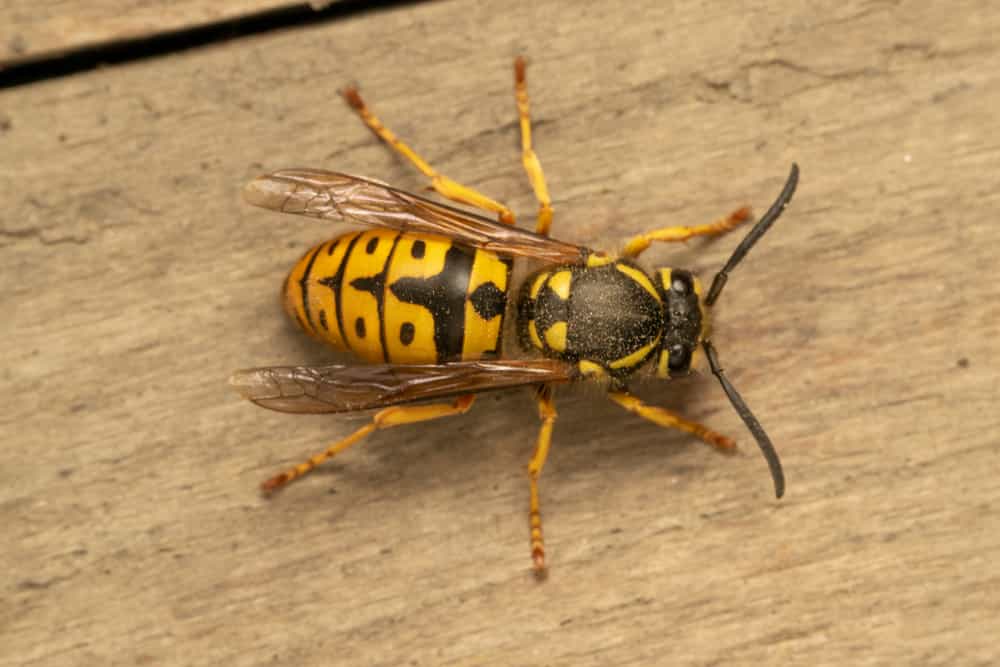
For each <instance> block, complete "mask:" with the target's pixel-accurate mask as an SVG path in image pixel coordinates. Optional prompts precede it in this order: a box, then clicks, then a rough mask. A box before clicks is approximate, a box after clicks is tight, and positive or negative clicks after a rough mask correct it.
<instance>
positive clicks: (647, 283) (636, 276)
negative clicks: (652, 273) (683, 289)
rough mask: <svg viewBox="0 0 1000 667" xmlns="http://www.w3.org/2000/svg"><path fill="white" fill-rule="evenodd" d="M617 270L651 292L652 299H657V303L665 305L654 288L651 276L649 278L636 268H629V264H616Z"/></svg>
mask: <svg viewBox="0 0 1000 667" xmlns="http://www.w3.org/2000/svg"><path fill="white" fill-rule="evenodd" d="M615 268H616V269H618V271H620V272H621V273H624V274H625V275H626V276H628V277H629V278H631V279H632V280H634V281H635V282H637V283H639V284H640V285H641V286H642V288H643V289H644V290H646V291H647V292H649V293H650V295H652V297H653V298H654V299H656V303H663V300H662V299H660V293H659V292H658V291H657V290H656V288H655V287H653V282H652V281H651V280H650V279H649V276H647V275H646V274H645V273H643V272H642V271H640V270H639V269H637V268H635V267H634V266H629V265H628V264H615Z"/></svg>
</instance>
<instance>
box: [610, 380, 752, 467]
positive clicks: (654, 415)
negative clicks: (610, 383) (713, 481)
mask: <svg viewBox="0 0 1000 667" xmlns="http://www.w3.org/2000/svg"><path fill="white" fill-rule="evenodd" d="M608 397H609V398H610V399H611V400H612V401H614V402H615V403H617V404H618V405H620V406H622V407H623V408H625V409H626V410H628V411H629V412H631V413H632V414H634V415H639V416H640V417H642V418H643V419H648V420H649V421H651V422H653V423H654V424H658V425H660V426H664V427H667V428H676V429H678V430H680V431H684V432H685V433H690V434H692V435H694V436H696V437H697V438H699V439H700V440H702V441H703V442H706V443H708V444H709V445H712V446H713V447H715V448H716V449H718V450H719V451H721V452H724V453H726V454H732V453H735V452H736V443H735V442H734V441H733V440H731V439H729V438H727V437H726V436H724V435H722V434H720V433H716V432H715V431H713V430H712V429H710V428H708V427H707V426H702V425H701V424H699V423H697V422H691V421H688V420H686V419H684V418H682V417H680V416H679V415H677V414H674V413H673V412H671V411H670V410H667V409H666V408H658V407H655V406H652V405H646V404H645V403H643V402H642V401H641V400H639V399H638V398H636V397H635V396H633V395H632V394H630V393H628V392H625V391H612V392H608Z"/></svg>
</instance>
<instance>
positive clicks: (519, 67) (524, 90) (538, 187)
mask: <svg viewBox="0 0 1000 667" xmlns="http://www.w3.org/2000/svg"><path fill="white" fill-rule="evenodd" d="M524 68H525V65H524V58H521V57H520V56H518V58H517V60H515V61H514V94H515V96H516V97H517V115H518V116H519V117H520V119H521V161H522V162H523V163H524V170H525V171H526V172H528V180H529V181H531V187H532V188H533V189H534V191H535V198H536V199H538V203H539V207H538V223H537V224H536V225H535V231H536V232H537V233H539V234H544V235H545V236H548V235H549V227H551V226H552V198H551V197H550V196H549V188H548V186H547V185H546V184H545V174H544V173H542V163H541V162H539V161H538V156H537V155H535V150H534V149H533V148H532V147H531V116H530V115H529V113H528V86H527V84H526V83H525V80H524Z"/></svg>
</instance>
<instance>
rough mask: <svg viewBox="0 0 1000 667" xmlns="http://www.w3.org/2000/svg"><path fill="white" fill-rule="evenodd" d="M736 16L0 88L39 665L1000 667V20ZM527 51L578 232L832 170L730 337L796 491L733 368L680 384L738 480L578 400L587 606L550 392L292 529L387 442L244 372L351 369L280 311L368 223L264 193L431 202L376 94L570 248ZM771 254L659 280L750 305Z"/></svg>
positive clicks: (580, 541)
mask: <svg viewBox="0 0 1000 667" xmlns="http://www.w3.org/2000/svg"><path fill="white" fill-rule="evenodd" d="M725 4H726V3H713V2H705V1H697V0H690V1H685V2H675V3H660V2H642V3H639V2H637V3H630V4H629V5H628V9H627V10H623V9H622V5H620V3H611V2H608V3H596V2H595V3H541V4H539V3H533V2H511V3H503V4H502V5H498V4H495V3H480V2H476V1H475V0H455V1H454V2H441V3H432V4H425V5H420V6H415V7H406V8H400V9H396V10H393V11H388V12H379V13H374V14H365V15H363V16H360V17H355V18H350V19H345V20H342V21H336V22H332V23H326V24H323V25H320V26H315V27H310V28H303V29H297V30H294V31H286V32H281V33H277V34H270V35H266V36H258V37H254V38H248V39H246V40H242V41H236V42H228V43H226V44H223V45H220V46H218V47H206V48H204V49H199V50H197V51H191V52H187V53H184V54H182V55H178V56H173V57H163V58H159V59H155V60H147V61H142V62H138V63H134V64H131V65H123V66H116V67H113V68H106V69H102V70H99V71H93V72H89V73H84V74H80V75H76V76H73V77H69V78H62V79H58V80H52V81H47V82H43V83H38V84H34V85H31V86H29V87H22V88H17V89H10V90H5V91H2V92H0V151H2V156H3V159H2V160H0V198H2V208H0V210H2V212H3V213H2V219H0V284H2V286H3V290H2V291H0V312H2V313H3V314H2V317H0V336H2V340H3V346H2V348H0V373H2V383H3V385H2V386H3V388H4V396H5V401H4V407H3V409H2V411H0V440H2V458H0V525H2V526H3V535H4V538H3V542H2V547H0V559H2V561H0V563H2V571H3V573H4V576H3V578H2V580H0V583H2V589H0V598H2V599H3V601H4V602H3V604H2V605H0V663H2V664H5V665H74V666H86V665H526V664H547V665H574V666H577V665H625V664H627V665H660V664H677V665H746V664H783V665H844V664H850V665H865V664H870V665H889V664H891V665H902V664H914V665H917V664H919V665H989V664H996V663H997V662H998V661H1000V648H998V646H1000V643H998V642H997V640H996V629H997V618H998V615H1000V595H998V593H997V592H998V590H1000V565H998V561H1000V523H998V510H997V507H998V502H1000V481H998V480H1000V456H998V451H1000V450H998V436H997V431H998V427H1000V419H998V410H997V397H998V380H997V377H998V365H997V362H998V351H1000V343H998V336H997V331H998V327H1000V299H998V289H997V284H998V282H997V278H998V270H997V256H998V250H1000V226H998V224H997V221H996V219H995V218H996V211H997V210H998V209H1000V194H998V190H1000V188H998V187H997V180H998V174H1000V150H998V147H1000V140H998V136H1000V134H998V129H1000V128H998V123H997V120H996V119H997V115H996V109H997V108H998V105H1000V59H998V42H997V40H996V35H997V34H998V31H1000V12H998V11H997V9H996V7H995V3H992V2H989V1H988V0H967V1H964V2H956V3H928V2H923V1H919V0H911V1H906V0H902V1H899V2H875V1H859V0H854V1H849V2H846V3H833V2H828V3H824V2H809V3H800V2H791V1H789V0H777V1H773V0H772V1H767V2H764V1H757V2H750V3H745V5H744V6H743V7H742V9H741V10H740V11H731V10H730V9H727V8H726V7H725ZM7 11H8V12H9V11H11V10H9V9H8V10H7ZM3 18H7V17H0V19H3ZM0 23H3V20H0ZM517 54H524V55H526V56H527V58H528V59H529V60H530V66H529V69H528V83H529V88H530V91H531V94H532V102H533V109H534V114H535V120H536V125H535V128H536V146H537V149H538V153H539V155H540V158H541V160H542V164H543V165H544V167H545V171H546V174H547V175H548V179H549V185H550V188H551V190H552V192H553V194H554V197H555V209H556V219H555V225H554V233H555V235H556V236H557V237H560V238H564V239H567V240H572V241H577V242H583V243H587V244H590V245H592V246H595V247H605V248H609V249H614V248H616V247H618V244H619V243H620V241H621V240H622V239H623V238H625V237H627V236H629V235H632V234H635V233H638V232H639V231H642V230H645V229H649V228H652V227H656V226H663V225H667V224H696V223H701V222H705V221H708V220H711V219H714V218H715V217H716V216H718V215H720V214H723V213H726V212H728V211H730V210H731V209H732V208H734V207H735V206H738V205H741V204H743V203H749V204H752V205H753V206H754V207H755V208H756V210H757V211H758V212H760V211H762V210H763V208H764V207H766V206H767V205H768V204H769V203H770V202H771V200H772V199H773V197H774V196H775V195H776V194H777V192H778V190H779V189H780V187H781V184H782V182H783V179H784V177H785V175H786V173H787V169H788V166H789V164H790V163H791V162H792V161H797V162H798V164H799V165H800V166H801V169H802V180H801V184H800V187H799V191H798V194H797V195H796V198H795V201H794V203H793V204H792V206H791V207H789V209H788V210H787V212H786V214H785V216H784V218H782V219H781V220H780V221H779V223H778V224H777V225H776V226H775V228H774V229H773V230H772V231H771V232H770V234H769V235H768V236H767V237H765V238H764V240H763V241H762V242H761V243H760V244H759V245H758V246H757V247H756V248H755V249H754V251H753V252H752V253H751V255H750V256H749V257H748V259H747V260H746V261H745V262H744V264H743V265H741V266H740V267H739V268H738V269H737V270H736V272H735V273H734V275H733V276H732V279H731V281H730V284H729V286H728V287H727V289H726V292H725V293H724V294H723V297H722V299H721V302H720V306H719V307H718V308H717V318H716V326H715V335H714V340H715V342H716V345H717V347H718V348H719V354H720V357H721V359H722V362H723V364H724V366H725V367H726V368H727V370H728V373H729V375H730V377H731V378H732V380H733V381H734V383H735V384H736V386H737V387H738V388H739V389H740V391H741V392H742V394H743V395H744V397H745V398H746V399H747V401H748V402H749V403H750V405H751V406H752V407H753V409H754V410H755V411H756V413H757V416H758V417H759V419H760V420H761V422H762V423H763V424H764V425H765V427H766V428H767V429H768V431H769V432H770V435H771V437H772V439H773V440H774V442H775V443H776V446H777V448H778V450H779V452H780V454H781V456H782V458H783V461H784V464H785V469H786V473H787V478H788V490H787V493H786V496H785V498H784V499H782V500H780V501H776V500H775V499H774V497H773V494H772V489H771V483H770V479H769V478H768V475H767V470H766V466H765V464H764V462H763V460H762V459H761V457H760V455H759V454H758V452H757V451H756V448H755V447H754V445H753V442H752V440H751V439H750V437H749V435H748V434H747V433H746V431H745V430H744V428H743V426H742V424H741V423H740V421H739V419H738V417H737V415H736V414H735V413H734V412H733V410H732V409H731V407H730V406H729V404H728V402H727V401H726V399H725V397H724V396H723V394H722V392H721V390H720V389H719V388H718V386H717V384H716V383H715V381H714V380H713V379H712V378H711V377H710V376H708V375H707V374H703V375H701V376H698V377H695V378H693V379H691V380H688V381H685V382H677V383H673V384H670V385H667V386H662V385H652V386H649V387H646V388H644V391H643V396H644V397H645V398H647V399H648V400H649V401H651V402H655V403H657V404H662V405H666V406H669V407H672V408H674V409H677V410H680V411H682V412H683V413H684V414H685V415H686V416H688V417H690V418H693V419H699V420H704V421H705V422H706V423H708V424H710V425H712V426H713V427H715V428H717V429H719V430H721V431H723V432H726V433H729V434H732V435H734V436H735V437H737V438H738V439H739V441H740V444H741V448H742V454H741V455H739V456H737V457H733V458H726V457H722V456H719V455H717V454H716V453H714V452H712V451H710V450H709V448H707V447H705V446H703V445H700V444H699V443H697V442H695V441H693V440H692V439H691V438H689V437H686V436H684V435H682V434H679V433H674V432H667V431H663V430H661V429H659V428H657V427H655V426H653V425H651V424H648V423H645V422H642V421H640V420H638V419H637V418H633V417H630V416H629V415H627V414H625V413H624V412H622V411H621V410H620V409H619V408H617V407H616V406H614V405H612V404H610V402H608V401H606V400H604V399H602V398H601V397H600V395H599V393H595V392H587V391H581V392H577V391H572V392H571V391H560V392H558V393H557V402H558V405H559V408H560V420H559V421H558V422H557V424H556V430H555V444H554V448H553V452H552V454H551V456H550V458H549V462H548V465H547V467H546V468H545V473H544V475H543V478H542V486H541V490H542V512H543V516H544V521H545V530H546V533H545V535H546V539H547V546H548V556H549V563H550V565H551V573H550V576H549V579H548V580H547V581H546V582H543V583H539V582H536V581H535V579H534V578H533V577H532V576H531V572H530V561H529V554H528V527H527V516H526V515H527V493H528V485H527V480H526V476H525V472H524V471H525V465H526V463H527V460H528V458H529V456H530V453H531V451H532V448H533V445H534V440H535V437H536V433H537V418H536V414H535V410H534V406H533V405H532V402H531V401H530V398H529V396H527V395H526V394H523V393H513V394H499V395H489V396H484V397H483V398H482V399H481V400H480V401H478V402H477V404H476V405H475V407H474V409H473V411H472V412H471V413H470V414H468V415H466V416H464V417H460V418H453V419H450V420H445V421H442V422H439V423H437V424H428V425H421V426H413V427H408V428H400V429H396V430H391V431H386V432H382V433H379V434H377V435H376V436H374V437H373V438H372V439H371V441H370V442H368V443H367V444H366V445H364V446H362V447H359V448H357V449H356V450H352V451H350V452H348V453H346V454H345V455H343V456H342V457H341V458H340V459H338V460H336V461H333V462H330V463H329V464H327V465H325V466H323V468H322V470H320V471H318V472H316V473H314V474H313V475H311V476H310V477H308V478H306V479H304V480H302V481H301V482H299V483H297V484H295V485H294V486H292V487H290V488H289V489H287V490H286V491H285V492H284V493H282V494H281V495H280V496H279V497H277V498H275V499H273V500H270V501H268V500H265V499H262V498H261V497H260V496H259V495H258V493H257V485H258V483H259V482H260V481H262V480H263V479H265V478H266V477H268V476H270V475H271V474H273V473H275V472H278V471H280V470H282V469H283V468H285V467H286V466H288V465H290V464H293V463H296V462H298V461H300V460H302V459H303V458H304V457H305V456H306V455H308V454H311V453H313V452H314V451H316V450H318V449H320V448H321V447H323V446H325V445H326V444H327V443H328V442H330V441H332V440H333V439H336V438H338V437H341V436H343V435H345V434H346V433H348V432H349V431H350V430H353V429H354V428H356V427H357V426H358V425H359V422H351V421H347V422H345V421H342V420H337V419H334V418H330V417H322V416H319V417H295V416H288V415H282V414H278V413H273V412H269V411H266V410H261V409H258V408H255V407H254V406H252V405H250V404H248V403H245V402H242V401H241V400H240V399H239V398H238V397H237V396H236V395H235V394H234V393H232V392H231V391H230V390H229V388H228V387H227V385H226V379H227V377H228V375H229V373H230V372H231V371H233V370H234V369H237V368H241V367H247V366H256V365H264V364H288V363H302V362H320V361H324V360H328V359H331V358H333V357H332V355H331V353H329V352H327V351H326V350H324V349H322V348H320V347H319V346H318V345H317V344H314V343H313V342H311V341H309V340H307V339H306V338H305V336H304V335H302V334H301V333H300V332H299V331H297V330H296V329H295V328H294V327H293V326H292V325H291V324H290V323H288V322H286V320H285V318H284V316H283V314H282V312H281V310H280V307H279V304H278V298H277V296H278V289H279V285H280V282H281V280H282V279H283V278H284V275H285V272H286V271H287V270H288V268H289V267H290V266H291V265H292V263H293V262H294V261H295V260H296V259H297V258H298V256H299V255H300V254H301V253H302V252H303V251H304V250H305V248H307V247H308V246H309V245H311V244H313V243H316V242H319V241H321V240H323V239H324V238H327V237H328V236H330V235H332V234H333V233H335V231H337V230H339V229H341V227H334V226H331V225H327V224H325V223H321V222H317V221H312V220H306V219H301V218H295V217H292V216H281V215H278V214H274V213H270V212H267V211H263V210H259V209H252V208H251V207H249V206H246V205H245V204H243V203H242V202H241V200H240V194H239V193H240V188H241V186H242V185H243V184H244V183H245V182H246V181H247V180H248V179H250V178H251V177H253V176H255V175H257V174H258V173H260V172H262V171H264V170H269V169H276V168H280V167H287V166H301V165H309V166H319V167H325V168H330V169H338V170H344V171H349V172H354V173H360V174H365V175H369V176H371V177H374V178H378V179H382V180H385V181H388V182H391V183H393V184H396V185H398V186H400V187H404V188H408V189H412V190H419V189H420V188H422V187H423V185H424V181H423V180H422V179H421V177H420V176H419V175H418V174H416V173H415V172H414V171H413V170H412V169H411V168H410V167H409V166H408V165H406V164H403V163H402V162H401V161H400V160H399V159H397V158H396V157H395V156H393V155H392V154H391V153H390V152H388V151H387V150H386V149H385V147H384V146H382V145H380V144H379V143H378V142H377V141H376V140H375V139H374V138H373V137H372V136H371V134H370V133H369V132H368V131H367V130H366V129H365V128H364V127H363V126H362V125H361V123H360V122H359V121H358V120H357V118H355V117H354V115H353V114H352V112H351V111H350V110H349V109H348V108H346V106H345V105H344V104H343V103H342V102H341V101H340V100H339V99H338V96H337V90H338V88H340V87H341V86H343V85H345V84H347V83H350V82H356V83H359V84H360V85H361V86H362V90H363V92H364V93H365V94H366V96H367V98H368V100H369V101H370V102H371V103H372V105H373V106H374V107H375V109H376V110H377V111H378V112H379V113H380V114H381V116H382V117H383V118H384V119H385V121H386V122H387V123H388V124H389V125H390V127H392V128H393V129H395V130H396V131H397V132H398V133H400V134H401V135H403V136H404V137H406V138H407V139H408V140H410V142H411V143H412V144H413V145H414V146H415V147H417V149H418V150H421V151H422V152H423V153H424V155H425V156H426V157H427V158H428V159H429V160H430V161H431V162H432V163H433V164H435V165H436V166H438V167H439V168H440V169H441V171H443V172H444V173H447V174H449V175H450V176H452V177H455V178H457V179H460V180H462V181H464V182H466V183H469V184H471V185H473V186H475V187H477V188H480V189H482V190H483V191H485V192H487V193H489V194H491V195H493V196H495V197H497V198H500V199H502V200H504V201H506V202H507V203H509V204H510V205H511V206H512V207H513V208H514V209H515V210H516V211H518V212H520V214H521V219H522V224H528V225H530V224H531V218H532V216H533V213H534V210H535V202H534V199H533V197H532V194H531V191H530V188H529V187H528V184H527V182H526V179H525V177H524V175H523V172H522V169H521V165H520V161H519V149H518V146H519V144H518V133H517V127H516V123H515V120H516V117H515V111H514V103H513V98H512V92H511V88H512V67H511V64H512V61H513V58H514V57H515V55H517ZM737 240H738V239H737V238H735V237H733V236H730V237H726V238H723V239H719V240H716V241H712V242H698V241H692V242H690V243H688V244H685V245H682V246H676V247H664V246H658V247H656V248H654V249H653V250H651V251H650V252H649V253H647V256H646V257H645V259H646V260H647V263H649V264H650V265H672V266H681V267H688V268H692V269H695V270H697V271H698V272H699V273H700V274H701V275H702V276H703V277H710V276H711V273H712V272H713V271H714V270H715V269H717V267H719V266H720V264H721V263H722V262H723V261H725V259H726V257H727V256H728V254H729V252H731V250H732V248H733V247H734V246H735V244H736V242H737ZM571 394H572V395H575V397H571V398H572V400H566V399H567V396H569V395H571Z"/></svg>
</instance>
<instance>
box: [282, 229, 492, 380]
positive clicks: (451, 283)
mask: <svg viewBox="0 0 1000 667" xmlns="http://www.w3.org/2000/svg"><path fill="white" fill-rule="evenodd" d="M510 268H511V262H510V260H509V259H503V258H500V257H498V256H497V255H495V254H493V253H491V252H487V251H484V250H477V249H475V248H470V247H467V246H462V245H459V244H456V243H454V242H452V241H451V240H449V239H447V238H444V237H440V236H430V235H426V234H401V233H399V232H395V231H391V230H384V229H373V230H371V231H366V232H354V233H350V234H345V235H344V236H340V237H338V238H335V239H332V240H330V241H327V242H326V243H321V244H320V245H318V246H316V247H314V248H311V249H310V250H309V252H307V253H306V254H305V255H304V256H303V257H302V259H300V260H299V262H298V263H297V264H296V265H295V267H294V268H293V269H292V271H291V273H289V274H288V278H287V279H286V281H285V290H284V302H285V310H286V311H287V312H288V314H289V316H290V317H292V319H294V320H296V321H297V322H298V323H299V326H301V327H302V328H303V329H305V331H306V332H307V333H309V334H310V335H312V336H315V337H316V338H319V339H320V340H322V341H324V342H326V343H329V344H331V345H333V346H334V347H335V348H337V349H340V350H346V351H350V352H354V353H355V354H357V355H358V356H360V357H361V358H363V359H366V360H368V361H371V362H374V363H382V362H388V363H403V364H405V363H411V364H419V363H440V362H443V361H454V360H459V359H466V360H468V359H479V358H481V357H483V356H485V355H493V354H496V353H497V352H498V350H499V344H500V334H501V331H502V329H503V318H504V315H505V314H506V310H507V291H508V281H509V279H510Z"/></svg>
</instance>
